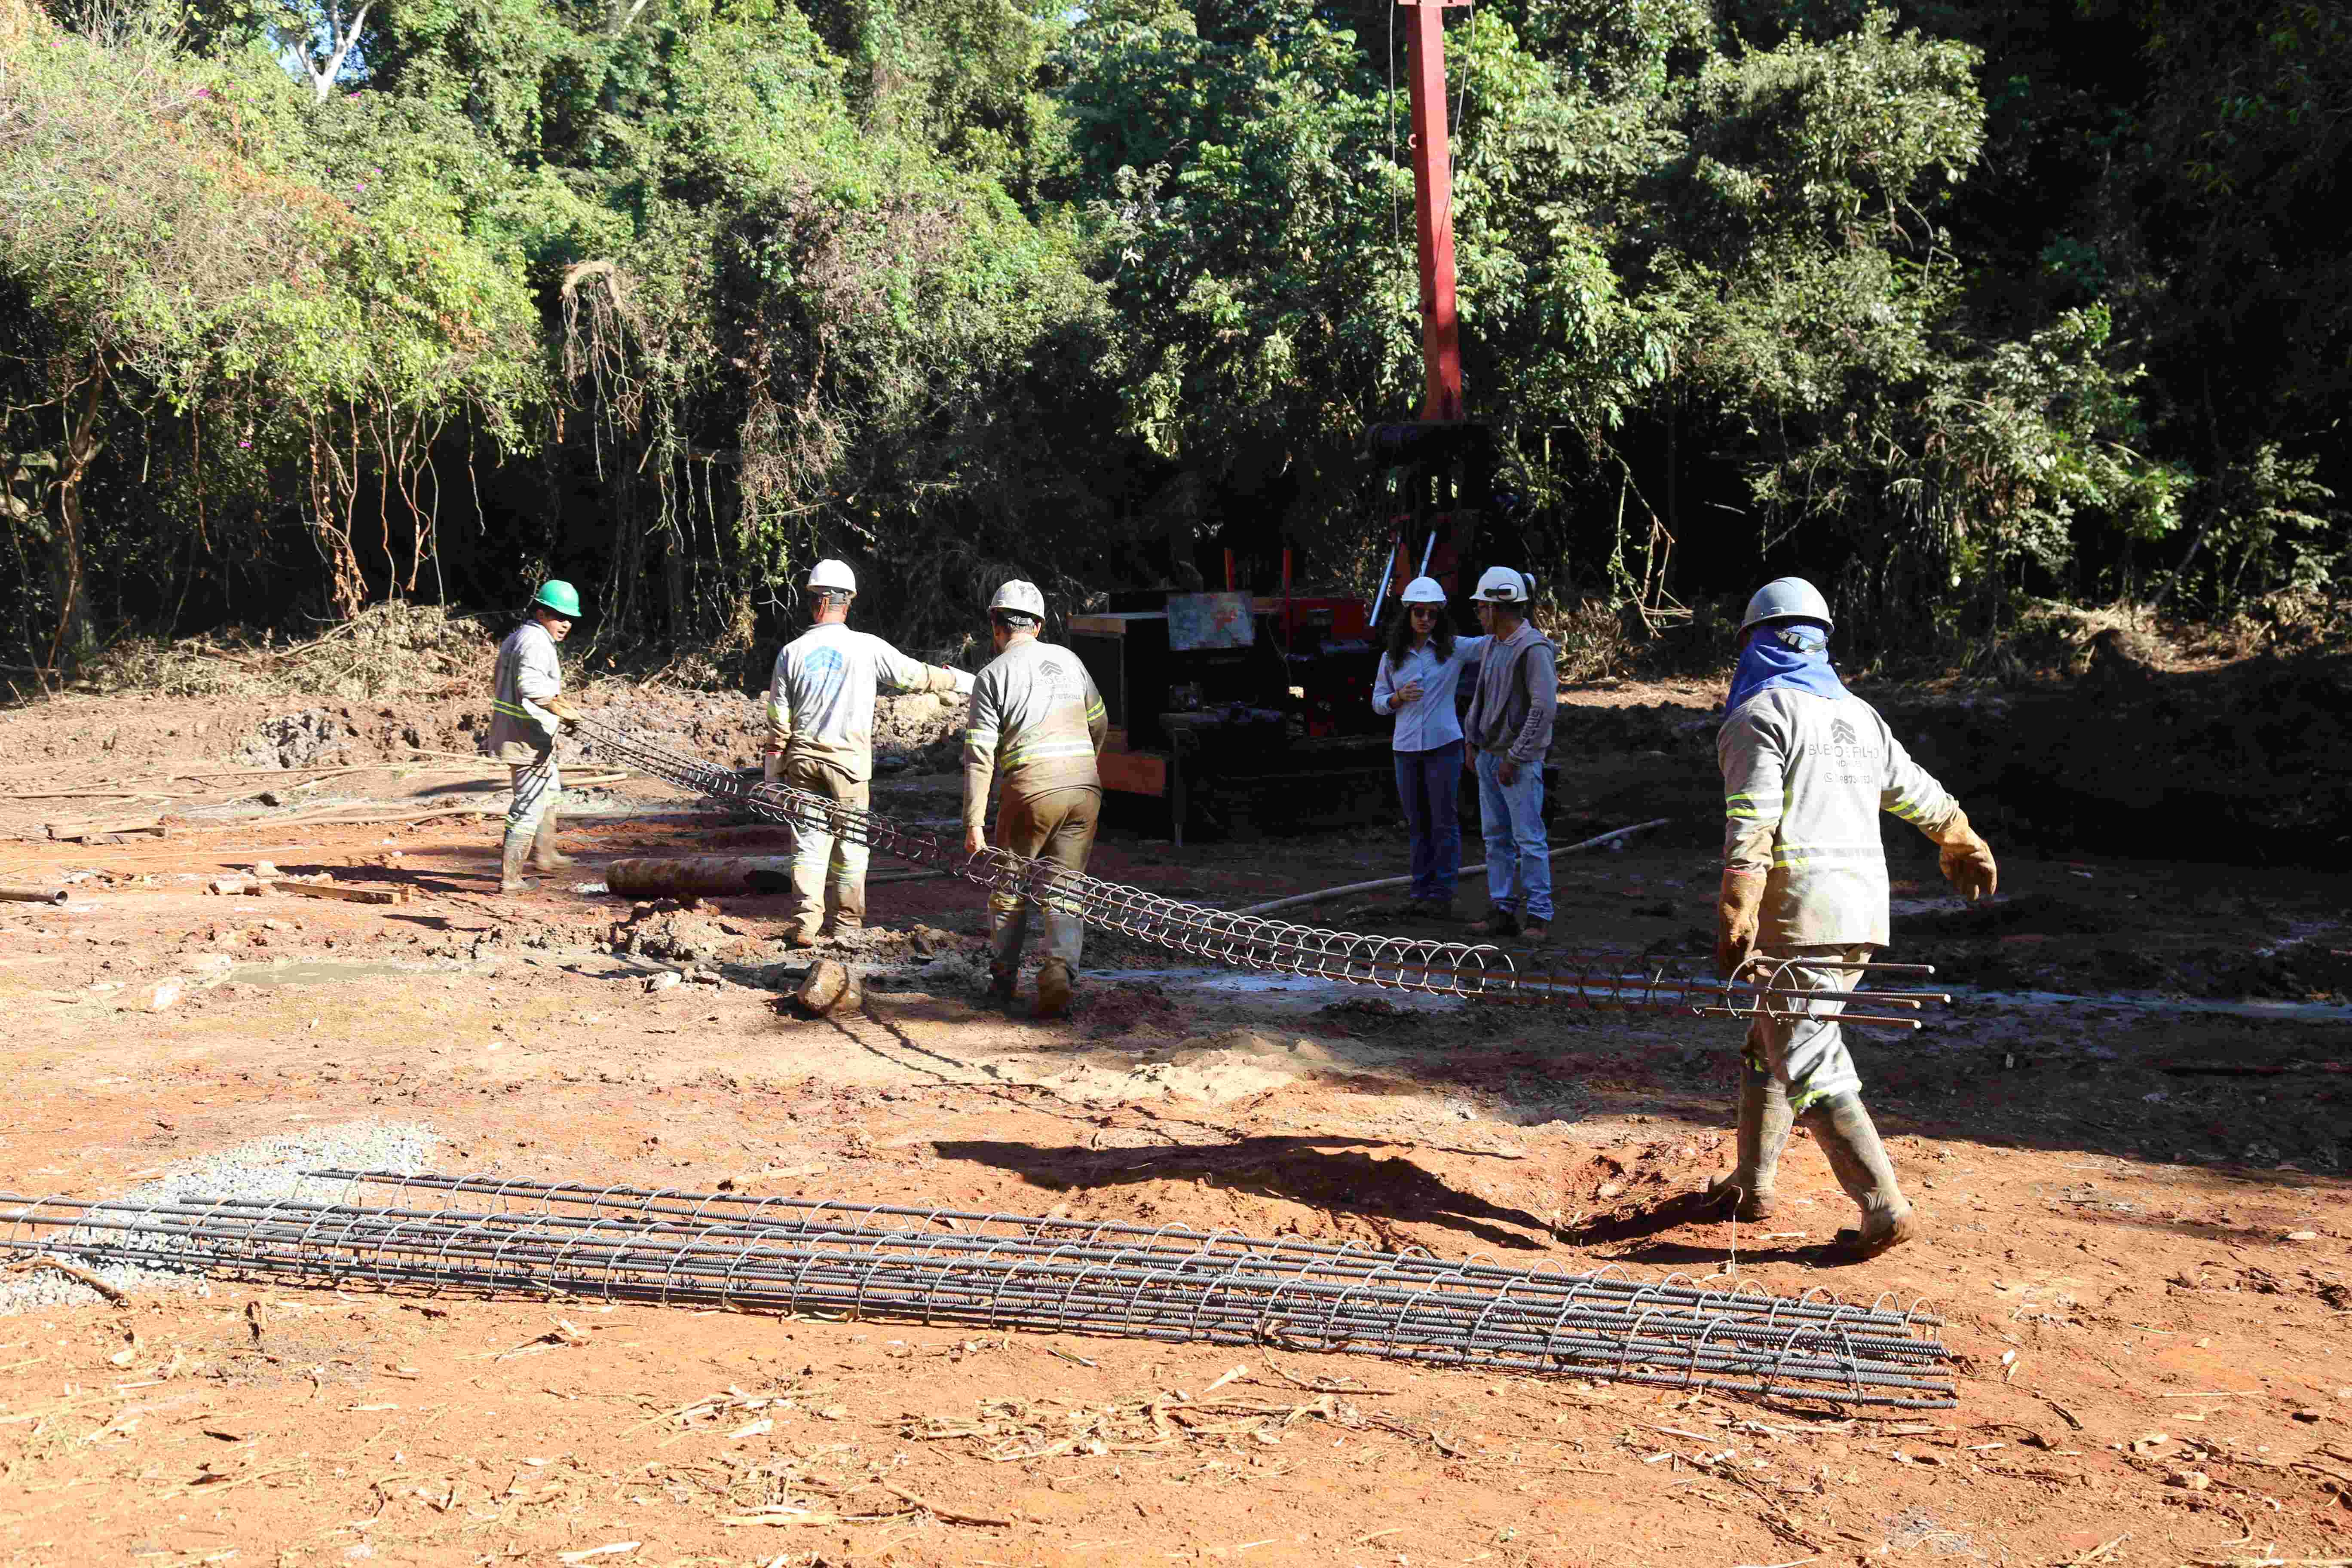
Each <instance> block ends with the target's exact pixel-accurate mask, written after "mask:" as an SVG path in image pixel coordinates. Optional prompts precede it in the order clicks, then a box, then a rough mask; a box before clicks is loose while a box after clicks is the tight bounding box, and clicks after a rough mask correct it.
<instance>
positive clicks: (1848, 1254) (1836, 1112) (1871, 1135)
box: [1803, 1090, 1919, 1263]
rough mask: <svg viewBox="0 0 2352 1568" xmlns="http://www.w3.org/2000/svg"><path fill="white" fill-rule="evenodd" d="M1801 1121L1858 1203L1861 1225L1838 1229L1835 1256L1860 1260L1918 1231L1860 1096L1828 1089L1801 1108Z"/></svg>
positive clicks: (1893, 1170)
mask: <svg viewBox="0 0 2352 1568" xmlns="http://www.w3.org/2000/svg"><path fill="white" fill-rule="evenodd" d="M1803 1121H1804V1123H1805V1125H1806V1126H1807V1127H1809V1128H1811V1130H1812V1134H1813V1141H1814V1142H1817V1143H1819V1144H1820V1145H1821V1146H1822V1153H1824V1154H1826V1155H1828V1156H1829V1162H1830V1169H1831V1171H1832V1172H1833V1173H1835V1174H1836V1176H1837V1183H1838V1185H1839V1186H1841V1187H1843V1188H1844V1189H1845V1195H1846V1196H1848V1197H1850V1198H1852V1199H1853V1201H1854V1202H1855V1203H1857V1204H1859V1205H1862V1228H1860V1229H1859V1230H1842V1231H1840V1232H1838V1234H1837V1240H1836V1241H1835V1242H1834V1243H1833V1244H1832V1248H1833V1256H1835V1257H1837V1258H1840V1259H1842V1260H1843V1261H1846V1262H1854V1263H1858V1262H1860V1261H1861V1260H1862V1259H1864V1258H1875V1257H1877V1256H1878V1255H1879V1254H1880V1253H1882V1252H1885V1251H1886V1250H1888V1249H1889V1248H1891V1247H1900V1246H1902V1245H1903V1244H1904V1243H1905V1242H1906V1241H1909V1240H1910V1239H1911V1238H1912V1237H1915V1236H1916V1235H1918V1234H1919V1222H1918V1221H1917V1220H1916V1219H1915V1218H1913V1217H1912V1215H1911V1205H1910V1204H1909V1203H1908V1202H1907V1201H1906V1199H1905V1198H1904V1196H1903V1190H1902V1188H1900V1187H1898V1186H1897V1185H1895V1166H1894V1163H1892V1162H1891V1161H1889V1160H1888V1159H1887V1157H1886V1146H1885V1144H1883V1143H1881V1142H1879V1141H1878V1129H1877V1128H1876V1127H1875V1126H1874V1125H1873V1124H1872V1122H1871V1120H1870V1112H1869V1111H1867V1110H1864V1109H1863V1104H1862V1096H1860V1095H1858V1094H1855V1093H1853V1091H1852V1090H1848V1091H1847V1092H1845V1093H1843V1094H1837V1095H1832V1096H1831V1097H1830V1098H1829V1099H1827V1100H1822V1102H1821V1103H1820V1104H1818V1105H1816V1106H1814V1107H1813V1108H1812V1109H1811V1110H1808V1111H1806V1112H1805V1114H1804V1117H1803Z"/></svg>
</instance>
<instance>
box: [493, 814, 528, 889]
mask: <svg viewBox="0 0 2352 1568" xmlns="http://www.w3.org/2000/svg"><path fill="white" fill-rule="evenodd" d="M529 855H530V839H528V838H525V837H523V836H522V835H521V834H520V833H517V832H514V831H513V830H511V829H509V831H508V833H507V837H506V842H505V843H504V844H503V845H501V846H500V847H499V892H501V893H520V892H521V891H523V890H524V889H527V888H529V887H530V883H529V882H527V881H525V880H523V875H522V867H523V860H524V858H526V857H527V856H529Z"/></svg>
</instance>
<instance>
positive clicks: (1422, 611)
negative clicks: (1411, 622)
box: [1412, 605, 1437, 616]
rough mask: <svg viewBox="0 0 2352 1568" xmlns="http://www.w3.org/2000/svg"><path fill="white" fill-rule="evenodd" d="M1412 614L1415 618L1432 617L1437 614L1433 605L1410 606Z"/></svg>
mask: <svg viewBox="0 0 2352 1568" xmlns="http://www.w3.org/2000/svg"><path fill="white" fill-rule="evenodd" d="M1412 613H1413V614H1414V615H1416V616H1433V615H1435V614H1437V606H1436V605H1413V606H1412Z"/></svg>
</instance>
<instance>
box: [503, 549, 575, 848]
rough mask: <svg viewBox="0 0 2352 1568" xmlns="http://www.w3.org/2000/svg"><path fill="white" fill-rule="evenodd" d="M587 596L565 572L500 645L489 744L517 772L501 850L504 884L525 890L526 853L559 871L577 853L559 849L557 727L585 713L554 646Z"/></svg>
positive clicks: (567, 632)
mask: <svg viewBox="0 0 2352 1568" xmlns="http://www.w3.org/2000/svg"><path fill="white" fill-rule="evenodd" d="M579 618H580V595H579V594H578V593H577V592H576V591H575V590H574V589H573V588H572V584H569V583H566V582H564V581H562V579H560V578H557V579H553V580H551V581H550V582H548V583H546V584H542V585H541V588H540V590H539V592H538V593H537V594H535V595H532V596H531V601H530V616H529V617H528V618H527V619H525V620H524V622H523V623H522V625H520V626H517V627H516V628H515V629H514V630H513V631H512V632H511V633H509V635H508V637H507V640H506V641H504V642H502V643H500V644H499V662H498V678H497V679H498V686H497V689H496V691H495V693H494V694H493V695H492V697H491V699H490V732H489V734H488V737H487V738H486V739H485V740H484V741H483V748H484V749H485V750H486V751H488V752H489V754H490V755H491V756H492V757H493V758H494V759H496V760H497V761H499V762H501V763H506V764H507V765H508V767H509V769H510V770H511V771H512V773H513V777H514V798H513V800H512V802H511V803H510V804H509V805H508V806H507V830H506V840H505V843H504V844H503V845H502V846H501V847H500V849H499V892H501V893H519V892H521V891H522V890H523V889H524V888H525V887H526V886H527V885H528V884H527V883H525V881H524V880H523V875H522V871H523V866H524V864H525V862H526V860H527V861H528V862H529V864H530V867H531V868H532V869H534V870H539V871H560V870H562V868H564V867H566V866H569V865H571V864H572V858H571V857H570V856H568V855H564V854H562V853H560V852H559V851H558V850H557V849H556V847H555V835H556V830H557V828H558V827H560V826H562V817H561V813H560V812H559V810H558V808H557V804H556V803H557V801H558V800H559V799H560V798H561V797H562V794H563V780H562V777H561V775H559V774H558V773H557V772H556V768H555V736H556V731H559V730H561V729H562V727H563V726H565V725H567V724H570V723H572V722H573V721H576V720H577V719H578V718H579V717H580V710H578V709H577V708H574V707H573V706H572V701H571V699H569V698H567V697H565V696H564V695H563V661H562V658H560V657H559V656H558V655H557V653H556V651H555V645H556V644H558V643H560V642H562V640H563V639H564V638H565V637H570V636H571V635H572V622H573V621H575V620H578V619H579Z"/></svg>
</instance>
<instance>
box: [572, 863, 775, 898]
mask: <svg viewBox="0 0 2352 1568" xmlns="http://www.w3.org/2000/svg"><path fill="white" fill-rule="evenodd" d="M792 871H793V858H792V857H791V856H789V855H686V856H680V857H678V858H675V859H657V858H652V857H648V856H640V857H636V858H631V859H625V860H612V861H607V862H606V863H605V866H604V885H605V886H606V887H607V888H610V889H612V890H613V892H614V895H615V896H617V897H620V898H625V899H720V898H739V899H740V898H743V897H746V896H753V895H758V896H765V895H768V894H773V893H789V892H791V891H792V890H793V879H792Z"/></svg>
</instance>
